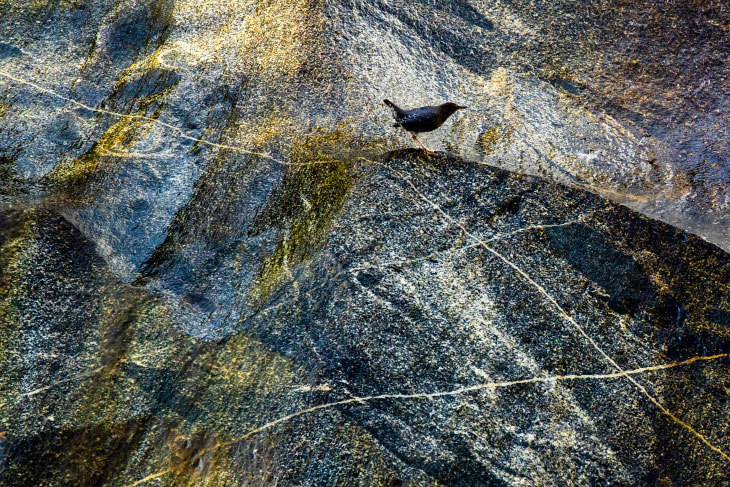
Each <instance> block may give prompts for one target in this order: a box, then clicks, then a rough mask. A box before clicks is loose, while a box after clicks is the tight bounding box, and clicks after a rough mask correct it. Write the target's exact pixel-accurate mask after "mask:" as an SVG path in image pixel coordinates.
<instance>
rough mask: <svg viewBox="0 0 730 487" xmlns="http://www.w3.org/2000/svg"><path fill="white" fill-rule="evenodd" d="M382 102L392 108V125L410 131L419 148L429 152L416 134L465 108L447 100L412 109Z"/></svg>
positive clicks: (435, 127)
mask: <svg viewBox="0 0 730 487" xmlns="http://www.w3.org/2000/svg"><path fill="white" fill-rule="evenodd" d="M383 103H385V104H386V105H388V106H389V107H390V108H392V109H393V115H394V116H395V124H394V125H393V127H403V128H404V129H406V130H407V131H408V132H410V134H411V137H413V140H415V141H416V142H418V145H420V146H421V149H423V150H425V151H426V152H431V151H429V150H428V149H426V146H424V145H423V143H421V141H420V140H418V137H417V136H416V134H417V133H420V132H430V131H432V130H436V129H437V128H439V127H440V126H442V125H443V124H444V122H445V121H446V120H447V119H448V118H449V117H450V116H451V115H453V114H454V113H456V112H457V111H458V110H463V109H464V108H466V107H465V106H462V105H457V104H456V103H452V102H448V103H442V104H441V105H435V106H432V105H429V106H425V107H420V108H414V109H413V110H404V109H402V108H401V107H399V106H398V105H396V104H395V103H393V102H392V101H390V100H383Z"/></svg>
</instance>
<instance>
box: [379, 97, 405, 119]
mask: <svg viewBox="0 0 730 487" xmlns="http://www.w3.org/2000/svg"><path fill="white" fill-rule="evenodd" d="M383 103H385V104H386V105H388V106H389V107H390V108H392V109H393V111H394V112H395V115H396V117H401V116H402V115H403V109H402V108H401V107H399V106H398V105H396V104H395V103H393V102H392V101H390V100H383Z"/></svg>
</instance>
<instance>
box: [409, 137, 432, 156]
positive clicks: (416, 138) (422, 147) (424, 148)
mask: <svg viewBox="0 0 730 487" xmlns="http://www.w3.org/2000/svg"><path fill="white" fill-rule="evenodd" d="M411 137H413V140H415V141H416V142H418V145H420V146H421V149H423V150H425V151H426V152H431V151H430V150H428V149H426V146H425V145H423V144H422V143H421V141H420V140H418V137H416V134H415V132H411Z"/></svg>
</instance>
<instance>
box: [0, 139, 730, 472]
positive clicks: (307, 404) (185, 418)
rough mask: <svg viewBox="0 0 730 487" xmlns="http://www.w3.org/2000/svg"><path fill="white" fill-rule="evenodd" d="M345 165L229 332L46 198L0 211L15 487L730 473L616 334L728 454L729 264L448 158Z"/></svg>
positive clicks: (7, 455)
mask: <svg viewBox="0 0 730 487" xmlns="http://www.w3.org/2000/svg"><path fill="white" fill-rule="evenodd" d="M298 170H304V169H298ZM295 171H296V169H295ZM350 177H351V180H352V183H351V186H350V187H349V189H348V191H347V195H346V198H345V200H344V202H343V204H342V206H341V209H340V211H339V212H338V214H337V215H336V216H334V217H333V219H332V220H331V223H330V224H329V226H328V227H327V230H326V231H325V233H326V237H325V238H324V239H323V240H321V242H320V243H319V244H318V245H317V246H316V248H313V249H312V250H311V251H310V252H309V254H308V256H307V257H306V258H305V259H303V260H301V262H300V263H298V264H296V265H292V266H291V267H290V268H289V269H288V271H287V272H286V273H285V275H284V276H283V277H278V278H276V279H277V280H276V285H272V286H270V287H269V288H267V293H266V297H265V298H263V297H262V298H261V299H260V300H258V301H255V302H252V303H250V304H249V305H248V306H249V307H250V308H251V309H252V311H251V314H250V316H248V317H247V318H245V319H239V320H238V321H237V322H236V323H237V324H236V332H235V333H232V334H228V335H227V337H226V338H223V339H216V340H199V339H194V338H191V337H189V336H188V335H187V334H186V333H182V332H181V331H179V330H180V326H181V325H183V323H184V322H185V312H184V305H181V304H175V303H174V302H173V300H172V299H170V298H169V296H166V295H165V294H164V293H162V294H159V293H155V292H151V291H148V290H145V289H144V288H140V287H130V286H129V285H126V284H123V283H122V282H120V281H119V280H118V279H117V278H115V277H114V276H113V274H111V273H110V272H109V271H108V269H107V267H106V266H105V265H104V264H103V260H102V259H101V258H100V257H98V256H97V255H96V254H95V252H94V250H93V246H92V245H90V244H89V243H88V241H86V240H85V239H83V237H81V236H80V235H79V233H78V231H76V230H75V229H74V228H73V227H72V226H71V225H69V224H68V222H66V221H65V220H64V219H62V218H60V217H58V216H57V215H55V214H54V213H53V212H52V211H51V210H47V209H44V210H26V211H20V212H18V211H15V212H12V211H8V212H6V213H5V214H4V217H3V218H4V220H3V221H4V225H3V229H4V233H3V238H4V243H3V269H4V274H3V275H4V279H3V282H4V286H3V289H5V298H4V305H3V317H4V318H3V319H4V322H5V323H6V327H5V329H4V332H3V347H4V348H3V349H4V350H6V351H7V355H6V356H7V357H13V358H14V359H10V358H9V359H7V360H5V361H4V362H3V374H2V377H3V387H2V390H3V391H5V393H4V398H5V399H4V401H5V403H4V404H3V408H2V411H3V417H2V421H3V426H4V428H5V429H6V430H7V437H6V438H4V440H3V442H4V450H3V469H2V473H0V475H2V478H3V479H4V482H6V483H10V484H12V483H13V481H12V479H15V478H23V479H25V480H24V482H26V484H27V485H66V483H64V482H65V481H64V482H60V481H58V479H71V480H70V481H69V482H68V484H70V485H130V484H133V483H134V482H136V481H140V480H142V479H145V478H146V477H147V476H149V475H155V474H160V477H159V478H161V479H162V480H159V481H161V482H162V483H163V484H165V485H168V484H170V485H173V484H176V483H184V482H188V481H193V482H204V483H207V484H209V485H240V480H236V479H241V478H243V479H247V480H244V485H247V484H246V483H245V482H248V483H250V484H252V485H254V484H255V483H256V482H259V483H261V482H262V483H264V484H274V483H276V482H278V483H279V485H326V484H329V483H336V484H339V483H342V484H357V485H469V486H471V485H519V484H520V483H521V482H524V481H525V479H531V480H530V481H538V482H543V483H545V484H547V485H597V484H602V485H657V484H660V485H661V484H666V485H677V484H678V485H683V484H694V485H727V481H726V477H727V472H728V468H729V466H728V461H727V460H726V459H725V458H723V456H722V454H720V453H718V452H716V451H713V450H712V449H711V448H710V447H708V446H706V445H705V444H703V443H702V441H701V440H700V439H699V438H698V437H697V435H696V434H694V433H692V432H690V431H689V430H688V429H687V428H686V427H685V426H682V425H680V424H678V423H677V422H675V421H673V420H672V419H671V418H670V417H668V416H667V415H665V414H662V412H661V411H660V410H659V409H658V408H657V407H656V406H655V405H654V404H652V402H651V401H650V400H649V399H648V398H647V396H646V395H644V394H643V393H642V392H641V391H640V390H639V389H638V388H637V387H636V386H635V385H633V384H632V383H631V382H629V381H628V380H627V379H625V378H621V377H620V376H619V375H618V374H616V372H617V371H616V370H615V369H614V368H613V367H612V366H611V365H610V364H609V363H608V362H607V361H606V360H605V359H603V358H602V357H601V354H600V352H598V351H597V348H596V347H598V348H600V349H601V350H603V351H604V352H605V353H606V354H607V355H609V356H610V357H612V358H613V359H614V360H615V361H616V363H618V364H619V365H620V367H621V368H622V369H623V370H626V371H630V373H631V374H633V375H632V376H631V377H634V378H635V380H636V381H637V382H638V383H639V384H641V385H642V386H643V387H645V388H646V391H647V393H648V394H649V395H651V396H652V397H653V398H655V399H656V400H658V401H659V402H660V403H661V404H662V405H663V406H664V407H666V408H667V410H669V411H671V413H672V414H674V415H675V416H676V417H677V418H680V419H681V420H682V421H684V422H686V424H687V425H691V427H692V428H694V429H695V430H696V432H697V433H699V434H701V435H703V437H705V438H706V439H707V441H709V442H710V443H711V444H712V445H713V446H714V447H716V448H718V449H720V450H721V451H722V452H727V450H728V447H730V445H728V444H727V441H725V438H726V434H727V432H726V429H727V428H726V427H725V426H724V425H725V424H726V421H725V416H726V411H727V407H728V404H727V394H726V393H725V392H724V387H725V382H726V376H727V354H726V352H724V351H726V350H728V349H729V347H730V340H729V339H728V337H727V327H726V326H724V325H722V324H721V323H720V322H721V321H722V317H723V316H724V315H725V314H728V313H730V303H728V299H729V298H730V293H728V280H729V278H730V258H728V256H727V254H725V253H724V252H722V251H721V250H719V249H717V248H716V247H713V246H712V245H710V244H707V243H705V242H703V241H702V240H700V239H699V238H697V237H694V236H691V235H688V234H686V233H684V232H682V231H679V230H676V229H674V228H671V227H669V226H667V225H665V224H661V223H657V222H654V221H651V220H648V219H646V218H644V217H641V216H639V215H638V214H636V213H634V212H632V211H631V210H628V209H625V208H622V207H620V206H616V205H613V204H611V203H608V202H607V201H606V200H603V199H601V198H600V197H597V196H594V195H591V194H588V193H584V192H581V191H579V190H572V189H569V188H566V187H564V186H562V185H559V184H553V183H547V182H545V181H542V180H539V179H535V178H530V177H524V176H518V175H515V174H511V173H508V172H505V171H501V170H498V169H494V168H490V167H488V166H484V165H478V164H475V163H469V162H465V161H463V160H460V159H458V158H455V157H452V156H443V155H439V156H430V157H425V156H423V155H422V154H421V153H419V152H417V151H401V152H394V153H390V154H388V155H387V156H386V157H385V158H383V159H381V160H379V161H373V162H369V161H367V160H366V159H363V160H361V161H360V162H359V163H358V164H356V165H355V166H354V167H352V168H351V169H350ZM436 208H438V209H436ZM292 211H293V210H292ZM441 212H443V213H441ZM462 227H463V229H462ZM464 229H466V230H467V231H468V233H465V231H464ZM479 242H482V244H479ZM485 246H488V247H489V248H491V249H492V250H494V251H495V252H497V253H499V254H500V255H502V256H503V257H504V258H505V259H507V260H508V261H509V262H511V263H512V264H514V265H515V266H516V267H517V268H519V269H520V270H521V271H522V272H524V274H525V275H526V276H529V278H530V279H532V280H533V281H532V282H531V281H530V280H528V279H526V278H525V277H524V276H523V275H522V274H520V272H518V271H516V270H515V269H514V268H513V267H511V266H510V265H508V264H506V262H505V261H503V260H501V259H500V258H499V257H497V256H496V255H495V254H493V253H491V252H490V251H489V250H487V248H486V247H485ZM47 269H59V270H61V269H62V270H63V272H62V275H63V280H62V281H59V280H58V279H59V278H58V277H57V276H56V275H49V274H48V273H47ZM226 269H228V267H227V266H222V267H216V268H215V270H216V272H218V273H219V275H225V273H226V272H227V271H226ZM264 269H265V266H264ZM209 272H213V270H210V269H209ZM534 283H537V284H539V286H540V288H538V287H536V286H535V284H534ZM95 290H96V291H95ZM205 293H206V290H200V293H199V294H200V295H199V296H197V297H190V298H189V299H188V302H187V305H189V306H197V307H199V308H203V307H204V306H205V305H204V304H201V303H200V301H201V300H203V301H204V300H207V299H208V298H207V297H206V295H205ZM547 295H549V296H550V297H551V298H552V299H554V300H555V303H557V304H558V306H560V309H562V310H564V311H565V312H566V313H568V314H569V315H570V316H571V317H572V318H573V319H574V321H575V323H576V324H577V325H578V326H580V327H581V328H582V329H583V330H584V331H585V333H586V334H587V335H588V336H590V337H591V339H592V340H594V343H595V346H594V345H592V344H591V343H590V342H589V341H588V340H586V339H585V337H583V336H582V335H581V334H580V333H579V332H578V330H577V329H576V328H575V326H574V325H573V324H571V322H570V321H568V320H566V319H565V317H564V316H562V315H561V312H560V310H559V309H558V308H557V307H556V306H555V305H554V304H553V303H551V301H550V299H549V298H547ZM183 328H184V326H183ZM40 351H43V353H39V352H40ZM717 354H724V355H722V356H719V357H714V358H707V356H712V355H717ZM694 357H703V358H702V359H700V360H697V361H695V362H692V363H687V364H680V365H676V366H672V367H670V368H668V369H658V370H645V371H637V369H641V368H643V367H651V366H654V365H662V364H677V363H678V362H679V363H681V362H683V361H686V360H689V359H692V358H694ZM570 374H577V375H582V374H589V375H590V376H589V377H577V378H572V379H571V378H566V377H565V376H566V375H570ZM535 377H542V378H546V379H538V380H537V381H536V380H535V379H534V378H535ZM550 377H552V379H547V378H550ZM514 380H525V381H524V382H523V383H516V384H512V385H508V384H501V385H500V383H504V382H510V381H514ZM480 384H482V385H481V386H480ZM474 386H477V387H476V388H474V389H473V390H464V388H470V387H472V388H473V387H474ZM379 396H380V397H379ZM353 397H355V398H360V399H357V400H353V399H352V398H353ZM341 401H344V402H342V403H340V402H341ZM332 403H334V404H332ZM319 405H325V406H323V407H321V408H317V406H319ZM310 408H314V409H310ZM298 413H301V414H298ZM291 414H293V415H294V416H293V417H290V418H288V417H287V416H288V415H291ZM279 420H280V421H279ZM261 428H263V429H261ZM40 465H43V466H44V467H43V468H41V467H40ZM698 478H699V479H707V480H706V481H705V480H701V481H697V479H698ZM148 481H149V482H150V483H152V482H155V480H152V479H149V480H148ZM159 481H158V482H159ZM59 482H60V483H59Z"/></svg>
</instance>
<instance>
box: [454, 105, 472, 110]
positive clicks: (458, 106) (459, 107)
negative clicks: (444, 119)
mask: <svg viewBox="0 0 730 487" xmlns="http://www.w3.org/2000/svg"><path fill="white" fill-rule="evenodd" d="M465 108H469V107H462V106H461V105H456V109H457V110H463V109H465Z"/></svg>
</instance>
